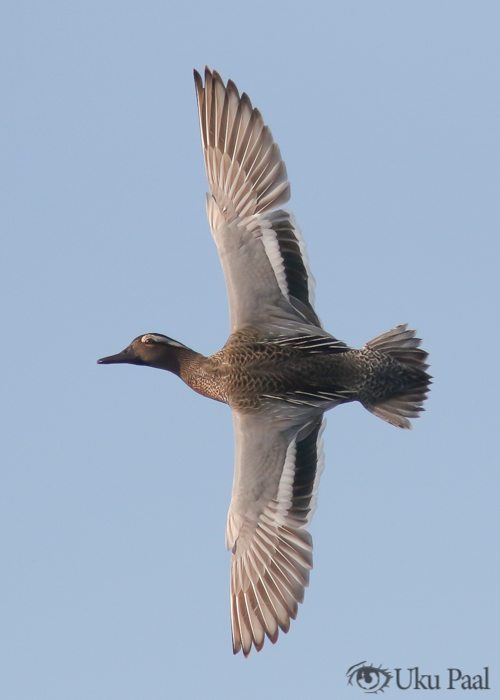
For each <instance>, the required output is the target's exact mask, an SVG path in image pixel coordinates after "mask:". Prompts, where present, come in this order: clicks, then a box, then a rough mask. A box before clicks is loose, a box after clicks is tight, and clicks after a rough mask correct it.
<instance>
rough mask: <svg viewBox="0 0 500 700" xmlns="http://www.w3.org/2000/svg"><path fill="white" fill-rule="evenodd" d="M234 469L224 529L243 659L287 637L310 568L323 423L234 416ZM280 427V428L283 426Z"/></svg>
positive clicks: (234, 626) (235, 637) (236, 638)
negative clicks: (283, 634)
mask: <svg viewBox="0 0 500 700" xmlns="http://www.w3.org/2000/svg"><path fill="white" fill-rule="evenodd" d="M233 417H234V428H235V440H236V465H235V474H234V484H233V494H232V498H231V505H230V508H229V515H228V522H227V536H226V541H227V546H228V549H230V548H232V551H233V553H232V559H231V624H232V632H233V650H234V653H235V654H236V653H237V652H238V651H240V649H243V653H244V654H245V656H247V655H248V654H249V653H250V651H251V648H252V644H253V645H254V646H255V648H256V649H257V651H260V649H262V646H263V644H264V639H265V635H267V636H268V637H269V639H270V640H271V642H273V643H274V642H276V640H277V638H278V632H279V629H278V628H281V629H282V630H283V632H288V629H289V627H290V619H295V617H296V615H297V607H298V603H301V602H302V601H303V599H304V588H305V586H307V585H308V583H309V570H310V569H311V568H312V538H311V535H310V534H309V533H308V532H307V531H306V529H305V528H306V527H307V525H309V523H310V522H311V519H312V515H313V512H314V510H315V507H316V497H317V491H318V485H319V478H320V475H321V472H322V470H323V467H324V455H323V441H322V439H321V434H322V432H323V427H324V425H323V417H322V416H317V415H316V416H314V417H312V418H311V419H310V420H308V421H306V422H304V423H302V424H301V425H295V426H294V427H293V428H290V427H288V428H286V429H284V428H283V424H280V423H279V422H278V421H274V422H273V421H270V420H269V417H265V416H263V415H261V416H255V415H243V414H240V413H236V412H234V411H233ZM280 426H281V427H280Z"/></svg>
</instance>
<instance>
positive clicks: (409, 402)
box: [363, 323, 431, 430]
mask: <svg viewBox="0 0 500 700" xmlns="http://www.w3.org/2000/svg"><path fill="white" fill-rule="evenodd" d="M407 328H408V324H406V323H405V324H402V325H400V326H396V327H395V328H392V329H391V330H390V331H388V332H387V333H384V334H383V335H379V336H378V337H377V338H374V339H373V340H370V341H369V342H368V343H366V346H365V347H366V348H367V349H369V350H374V351H376V352H380V353H382V354H385V355H389V357H391V358H392V359H394V360H397V362H400V363H401V364H402V365H403V366H404V367H406V368H407V369H408V373H407V374H406V373H405V374H404V381H403V383H402V384H399V385H398V386H397V387H395V390H394V393H392V394H391V396H389V397H384V398H383V399H382V400H381V401H378V402H373V403H366V402H364V403H363V405H364V406H365V408H367V409H368V410H369V411H370V412H371V413H373V414H374V415H376V416H378V417H379V418H382V420H385V421H387V422H388V423H390V424H391V425H395V426H397V427H398V428H407V429H410V430H411V427H412V426H411V423H410V421H409V420H408V419H409V418H418V417H419V414H420V412H421V411H424V410H425V409H424V406H423V403H424V401H425V400H426V398H427V392H428V391H429V385H430V384H431V377H430V375H429V374H427V372H426V371H425V370H426V369H427V368H428V367H429V365H428V364H426V362H425V361H426V359H427V357H428V356H429V353H427V352H425V350H422V349H421V348H420V347H419V346H420V344H421V343H422V341H421V339H420V338H416V337H415V334H416V331H409V330H407Z"/></svg>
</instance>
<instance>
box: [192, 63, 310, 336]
mask: <svg viewBox="0 0 500 700" xmlns="http://www.w3.org/2000/svg"><path fill="white" fill-rule="evenodd" d="M194 77H195V84H196V94H197V98H198V108H199V113H200V127H201V140H202V145H203V155H204V158H205V167H206V171H207V178H208V183H209V186H210V194H209V195H207V214H208V220H209V222H210V228H211V230H212V234H213V236H214V239H215V242H216V244H217V248H218V250H219V255H220V258H221V262H222V267H223V269H224V275H225V278H226V284H227V289H228V296H229V308H230V315H231V332H234V331H235V330H236V329H237V328H239V327H241V326H244V325H247V324H252V323H255V322H259V321H260V322H262V321H267V322H269V320H270V319H276V320H277V321H279V320H282V319H285V320H287V321H290V320H291V321H295V322H297V321H298V322H300V323H306V324H309V325H310V324H313V325H315V326H318V327H321V323H320V321H319V319H318V317H317V316H316V313H315V312H314V308H313V304H314V291H313V290H314V278H313V277H312V275H311V273H310V271H309V263H308V259H307V255H306V252H305V243H304V240H303V238H302V235H301V232H300V229H299V228H298V226H297V224H296V223H295V219H294V217H293V215H292V214H291V213H290V212H288V211H284V210H282V209H278V207H280V206H281V205H283V204H285V203H286V202H287V201H288V200H289V198H290V183H289V182H288V180H287V174H286V167H285V164H284V162H283V161H282V160H281V154H280V151H279V148H278V146H277V144H275V143H274V142H273V137H272V134H271V131H270V130H269V128H268V127H267V126H266V125H265V124H264V121H263V119H262V116H261V114H260V112H259V111H258V110H257V109H253V108H252V103H251V102H250V100H249V98H248V96H247V95H246V94H245V93H243V95H242V96H241V97H240V96H239V93H238V90H237V88H236V85H235V84H234V83H233V82H232V81H231V80H229V81H228V83H227V86H225V85H224V83H223V82H222V79H221V77H220V76H219V74H218V73H216V72H215V71H213V72H210V71H209V70H208V68H206V69H205V85H203V81H202V78H201V76H200V75H199V73H197V72H196V71H195V72H194ZM276 209H278V210H277V211H275V210H276Z"/></svg>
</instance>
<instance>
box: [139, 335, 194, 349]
mask: <svg viewBox="0 0 500 700" xmlns="http://www.w3.org/2000/svg"><path fill="white" fill-rule="evenodd" d="M148 340H152V341H153V342H154V343H163V344H164V345H173V346H174V347H176V348H183V347H184V345H182V343H178V342H177V341H176V340H172V338H167V337H166V336H165V335H156V334H155V333H148V334H147V335H143V336H142V338H141V342H142V343H147V342H148Z"/></svg>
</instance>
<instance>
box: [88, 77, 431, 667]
mask: <svg viewBox="0 0 500 700" xmlns="http://www.w3.org/2000/svg"><path fill="white" fill-rule="evenodd" d="M194 79H195V84H196V95H197V98H198V109H199V115H200V126H201V141H202V146H203V155H204V158H205V168H206V172H207V177H208V183H209V188H210V193H209V194H207V214H208V220H209V222H210V228H211V231H212V235H213V237H214V239H215V243H216V245H217V248H218V251H219V255H220V259H221V263H222V267H223V270H224V275H225V279H226V284H227V291H228V297H229V310H230V325H231V334H230V336H229V340H228V341H227V343H226V344H225V345H224V347H223V348H222V350H220V351H219V352H216V353H215V354H214V355H211V356H210V357H204V356H203V355H200V354H199V353H197V352H194V351H193V350H191V349H190V348H188V347H186V346H185V345H182V343H178V342H177V341H175V340H172V338H168V337H167V336H165V335H161V334H159V333H147V334H146V335H141V336H139V337H137V338H136V339H135V340H134V341H132V343H131V344H130V345H129V346H128V347H127V348H126V349H125V350H124V351H123V352H121V353H119V354H118V355H113V356H111V357H105V358H103V359H102V360H99V363H100V364H111V363H121V362H126V363H129V364H135V365H147V366H149V367H157V368H159V369H166V370H169V371H170V372H173V373H174V374H176V375H177V376H179V377H180V378H181V379H182V380H183V381H184V382H186V384H188V385H189V386H190V387H191V388H192V389H194V390H195V391H197V392H198V393H200V394H203V395H204V396H208V397H209V398H212V399H215V400H217V401H223V402H224V403H227V404H229V406H230V407H231V410H232V414H233V421H234V431H235V443H236V464H235V473H234V483H233V491H232V498H231V505H230V507H229V514H228V520H227V531H226V543H227V547H228V549H231V551H232V556H231V586H230V587H231V625H232V633H233V649H234V653H237V652H239V651H240V650H241V649H242V650H243V653H244V654H245V656H247V655H248V654H249V653H250V651H251V648H252V645H253V646H255V648H256V649H257V651H260V649H262V646H263V644H264V640H265V637H266V636H267V637H268V638H269V639H270V640H271V642H273V643H274V642H276V640H277V638H278V632H279V630H280V629H281V630H282V631H283V632H288V629H289V626H290V619H295V617H296V615H297V608H298V603H301V602H302V601H303V598H304V588H305V587H306V586H307V585H308V582H309V571H310V569H311V568H312V540H311V535H310V534H309V532H308V531H307V527H308V525H309V523H310V522H311V519H312V515H313V512H314V510H315V508H316V498H317V493H318V484H319V478H320V475H321V472H322V470H323V466H324V456H323V449H322V444H323V443H322V439H321V434H322V432H323V427H324V421H323V414H324V413H325V411H328V410H330V409H331V408H334V407H335V406H338V405H339V404H341V403H346V402H348V401H359V402H361V403H362V404H363V406H364V407H365V408H367V409H368V410H369V411H371V412H372V413H374V414H375V415H376V416H379V417H380V418H382V419H383V420H385V421H387V422H388V423H391V424H392V425H395V426H398V427H400V428H411V423H410V420H409V419H410V418H417V416H418V414H419V412H420V411H422V410H423V405H422V404H423V402H424V400H425V399H426V397H427V395H426V392H427V391H428V390H429V384H430V376H429V375H428V374H427V373H426V371H425V370H426V369H427V367H428V365H426V364H425V360H426V358H427V353H426V352H424V351H423V350H422V349H420V348H419V346H420V343H421V341H420V339H418V338H416V337H415V331H410V330H407V326H406V325H400V326H397V327H396V328H393V329H392V330H390V331H389V332H387V333H384V334H383V335H381V336H379V337H378V338H375V339H374V340H371V341H370V342H368V343H367V344H366V345H365V346H364V347H363V348H362V349H361V350H353V349H351V348H349V347H348V346H347V345H346V344H345V343H343V342H342V341H340V340H337V339H336V338H334V337H333V336H332V335H330V334H329V333H327V332H326V331H325V330H324V329H323V327H322V325H321V321H320V320H319V318H318V316H317V315H316V312H315V311H314V279H313V277H312V275H311V273H310V271H309V262H308V259H307V254H306V249H305V243H304V239H303V238H302V234H301V232H300V229H299V228H298V226H297V224H296V222H295V219H294V217H293V214H292V213H291V212H290V211H288V210H285V209H282V208H281V207H282V206H283V205H284V204H286V202H287V201H288V200H289V198H290V184H289V182H288V179H287V173H286V168H285V163H284V162H283V160H282V159H281V154H280V150H279V148H278V146H277V144H275V143H274V142H273V137H272V134H271V131H270V130H269V128H268V127H267V126H266V125H265V124H264V121H263V119H262V116H261V114H260V112H259V111H258V110H257V109H254V108H253V107H252V103H251V102H250V99H249V98H248V96H247V95H246V94H245V93H243V95H241V97H240V95H239V92H238V90H237V88H236V85H235V84H234V83H233V82H232V81H231V80H229V81H228V83H227V85H224V83H223V81H222V79H221V77H220V76H219V74H218V73H216V72H215V71H213V72H211V71H210V70H209V69H208V68H207V69H206V70H205V84H203V80H202V78H201V76H200V75H199V74H198V73H197V72H196V71H195V73H194Z"/></svg>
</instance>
